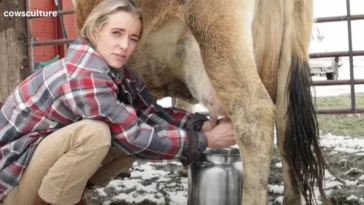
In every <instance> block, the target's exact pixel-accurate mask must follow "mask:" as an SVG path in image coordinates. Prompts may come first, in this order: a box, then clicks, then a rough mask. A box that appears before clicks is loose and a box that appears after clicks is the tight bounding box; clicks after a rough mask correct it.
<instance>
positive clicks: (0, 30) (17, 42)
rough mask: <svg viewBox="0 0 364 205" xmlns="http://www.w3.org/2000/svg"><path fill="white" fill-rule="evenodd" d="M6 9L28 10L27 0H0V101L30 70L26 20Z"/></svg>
mask: <svg viewBox="0 0 364 205" xmlns="http://www.w3.org/2000/svg"><path fill="white" fill-rule="evenodd" d="M6 11H28V0H0V103H1V102H4V101H5V100H6V98H7V97H8V95H9V94H10V93H11V92H12V91H13V90H14V88H15V87H16V86H17V85H18V84H19V83H20V82H21V81H22V80H24V79H25V78H26V77H27V76H29V74H30V73H31V70H32V67H31V66H30V61H29V56H30V54H29V50H30V49H29V46H30V45H29V29H28V28H29V26H28V25H29V24H28V20H27V18H26V17H15V16H13V17H6V16H5V12H6Z"/></svg>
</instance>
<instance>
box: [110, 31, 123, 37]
mask: <svg viewBox="0 0 364 205" xmlns="http://www.w3.org/2000/svg"><path fill="white" fill-rule="evenodd" d="M112 34H113V35H116V36H120V35H121V33H120V32H119V31H114V32H112Z"/></svg>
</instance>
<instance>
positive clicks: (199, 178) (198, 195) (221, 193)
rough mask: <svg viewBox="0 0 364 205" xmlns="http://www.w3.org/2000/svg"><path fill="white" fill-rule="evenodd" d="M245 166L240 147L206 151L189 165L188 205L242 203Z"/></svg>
mask: <svg viewBox="0 0 364 205" xmlns="http://www.w3.org/2000/svg"><path fill="white" fill-rule="evenodd" d="M242 166H243V164H242V161H241V158H240V153H239V150H238V149H237V148H226V149H208V150H206V151H205V152H204V153H203V154H202V156H201V160H200V161H199V162H195V163H192V164H191V165H190V167H189V170H188V200H187V205H241V201H242V187H243V178H242V174H243V171H242Z"/></svg>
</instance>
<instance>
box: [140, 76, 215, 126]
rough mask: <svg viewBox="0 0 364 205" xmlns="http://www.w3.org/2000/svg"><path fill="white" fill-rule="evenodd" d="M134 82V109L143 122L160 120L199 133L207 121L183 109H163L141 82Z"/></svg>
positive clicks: (197, 114)
mask: <svg viewBox="0 0 364 205" xmlns="http://www.w3.org/2000/svg"><path fill="white" fill-rule="evenodd" d="M136 81H137V82H136V87H137V88H136V90H137V92H138V95H137V97H136V99H135V102H134V107H135V108H136V110H137V111H138V114H139V116H140V117H141V118H142V119H144V120H145V121H147V120H148V119H150V118H161V119H163V120H165V121H166V122H168V123H169V124H171V125H173V126H178V127H180V128H183V129H193V130H195V131H200V130H201V127H202V124H203V123H204V122H205V121H207V120H208V118H207V117H206V116H205V115H203V114H200V113H190V112H187V111H185V110H183V109H179V108H175V107H170V108H165V107H162V106H160V105H158V103H157V100H156V98H155V97H153V96H152V95H151V94H150V93H149V91H148V89H147V88H146V86H145V84H144V83H143V81H141V80H140V79H138V78H137V79H136Z"/></svg>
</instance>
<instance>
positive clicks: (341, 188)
mask: <svg viewBox="0 0 364 205" xmlns="http://www.w3.org/2000/svg"><path fill="white" fill-rule="evenodd" d="M324 151H325V157H326V159H327V163H328V164H329V167H330V171H331V172H332V173H333V174H334V175H336V177H338V178H335V177H333V176H331V177H328V178H327V179H326V189H325V191H326V192H327V193H328V194H329V198H330V199H331V200H332V202H333V204H334V205H359V204H364V173H363V168H364V155H362V156H359V155H356V154H351V153H346V152H337V151H334V150H333V149H331V148H327V149H324ZM279 163H280V158H279V156H278V153H277V150H276V149H275V151H274V157H273V160H272V166H271V172H270V177H269V185H270V186H272V185H278V186H280V187H283V186H282V174H281V171H282V168H281V166H276V165H277V164H279ZM151 166H153V169H155V170H163V171H165V172H166V173H167V174H166V176H164V178H165V179H167V180H160V178H161V177H154V178H153V177H152V178H150V179H146V180H141V181H140V184H141V185H144V186H146V185H149V184H152V183H155V184H156V189H157V191H156V192H158V193H159V196H160V198H163V199H164V200H162V202H161V201H160V202H155V200H148V199H144V200H143V201H140V200H139V202H135V203H128V202H125V200H118V199H117V197H115V196H117V195H120V193H125V194H126V195H128V196H129V197H132V198H133V197H134V198H135V199H138V196H142V195H143V193H140V192H143V189H140V190H139V193H138V194H139V195H136V193H137V192H138V187H137V186H134V187H133V188H125V189H123V187H122V186H121V188H120V189H116V188H115V187H108V188H105V189H104V193H103V194H100V192H99V191H97V189H96V188H94V189H89V190H87V194H86V195H87V198H88V200H89V202H90V204H91V205H101V204H110V205H131V204H133V205H161V204H164V205H172V204H174V205H177V204H181V205H182V204H187V202H186V197H187V178H183V177H181V176H180V174H179V171H180V170H181V169H182V167H181V166H179V165H178V164H164V165H163V164H156V165H151ZM133 169H134V170H133V171H137V172H139V171H140V172H143V171H145V172H147V171H148V170H140V168H133ZM138 169H139V170H138ZM133 178H135V179H138V176H136V177H133V176H132V177H131V178H125V179H124V180H132V179H133ZM139 179H140V177H139ZM120 180H123V179H120ZM275 190H277V189H269V204H281V203H280V199H282V193H281V192H279V191H278V193H277V191H275ZM278 190H279V189H278ZM171 192H180V193H184V194H183V195H184V197H185V198H182V200H180V201H179V202H178V200H177V202H176V201H173V200H171V198H170V193H171ZM105 193H106V194H105ZM146 194H147V193H146ZM100 195H102V196H100ZM156 195H158V194H156ZM155 198H157V199H158V196H155ZM124 199H125V196H124ZM129 201H130V200H129ZM136 201H137V200H136Z"/></svg>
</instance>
